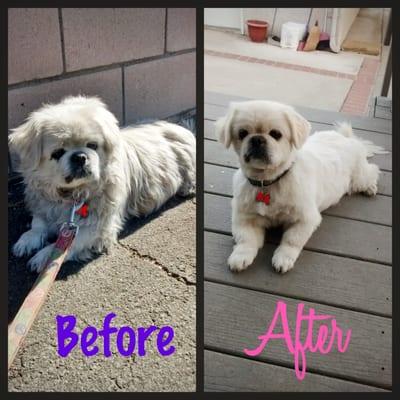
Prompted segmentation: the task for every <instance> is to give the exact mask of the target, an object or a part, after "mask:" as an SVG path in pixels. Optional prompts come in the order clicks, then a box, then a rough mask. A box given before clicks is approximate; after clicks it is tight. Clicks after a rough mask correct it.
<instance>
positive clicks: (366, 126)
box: [204, 92, 392, 134]
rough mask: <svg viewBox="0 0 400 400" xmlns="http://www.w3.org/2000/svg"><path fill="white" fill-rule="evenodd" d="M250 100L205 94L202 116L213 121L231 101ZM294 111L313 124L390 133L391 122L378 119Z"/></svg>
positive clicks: (332, 113)
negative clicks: (338, 123)
mask: <svg viewBox="0 0 400 400" xmlns="http://www.w3.org/2000/svg"><path fill="white" fill-rule="evenodd" d="M246 100H250V99H248V98H245V97H239V96H230V95H224V94H220V93H213V92H205V95H204V102H205V105H204V114H205V116H206V118H211V119H215V116H216V115H218V113H220V111H218V108H221V107H225V108H226V107H227V106H228V104H229V102H231V101H246ZM295 108H296V110H298V111H299V112H300V114H301V115H303V116H304V118H306V119H308V120H309V121H313V122H321V123H330V124H332V123H334V122H335V121H338V118H339V120H341V121H343V120H346V121H349V122H351V124H352V125H353V127H354V128H357V129H363V130H367V131H373V132H379V133H383V134H391V133H392V121H390V120H385V119H380V118H369V117H359V116H354V115H351V114H344V113H338V112H334V111H327V110H317V109H314V108H308V107H300V106H296V107H295Z"/></svg>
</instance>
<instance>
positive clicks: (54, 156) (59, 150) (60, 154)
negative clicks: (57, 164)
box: [51, 149, 65, 161]
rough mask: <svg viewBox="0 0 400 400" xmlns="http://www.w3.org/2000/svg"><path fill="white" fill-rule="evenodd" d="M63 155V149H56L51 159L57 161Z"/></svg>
mask: <svg viewBox="0 0 400 400" xmlns="http://www.w3.org/2000/svg"><path fill="white" fill-rule="evenodd" d="M64 154H65V150H64V149H57V150H54V151H53V152H52V153H51V158H52V159H53V158H54V160H57V161H58V160H59V159H60V158H61V157H62V156H63V155H64Z"/></svg>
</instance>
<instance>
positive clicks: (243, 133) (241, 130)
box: [239, 129, 249, 140]
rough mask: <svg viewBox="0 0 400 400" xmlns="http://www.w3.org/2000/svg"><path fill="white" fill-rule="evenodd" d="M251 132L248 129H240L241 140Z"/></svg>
mask: <svg viewBox="0 0 400 400" xmlns="http://www.w3.org/2000/svg"><path fill="white" fill-rule="evenodd" d="M248 134H249V132H248V131H247V130H246V129H239V139H240V140H243V139H244V138H245V137H246V136H247V135H248Z"/></svg>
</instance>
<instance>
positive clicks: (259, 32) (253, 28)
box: [246, 19, 268, 42]
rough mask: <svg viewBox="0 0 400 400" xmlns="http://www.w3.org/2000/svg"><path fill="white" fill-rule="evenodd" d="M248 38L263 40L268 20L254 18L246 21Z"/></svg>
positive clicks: (265, 35)
mask: <svg viewBox="0 0 400 400" xmlns="http://www.w3.org/2000/svg"><path fill="white" fill-rule="evenodd" d="M246 24H247V28H248V31H249V36H250V39H251V40H252V41H253V42H264V41H265V39H266V38H267V32H268V22H266V21H260V20H256V19H249V20H247V21H246Z"/></svg>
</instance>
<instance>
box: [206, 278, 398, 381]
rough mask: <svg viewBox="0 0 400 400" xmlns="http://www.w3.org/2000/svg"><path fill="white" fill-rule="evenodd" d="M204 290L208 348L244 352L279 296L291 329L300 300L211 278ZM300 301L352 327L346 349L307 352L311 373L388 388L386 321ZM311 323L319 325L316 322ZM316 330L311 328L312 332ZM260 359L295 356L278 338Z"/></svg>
mask: <svg viewBox="0 0 400 400" xmlns="http://www.w3.org/2000/svg"><path fill="white" fill-rule="evenodd" d="M204 289H205V293H204V299H205V309H204V311H205V313H204V314H205V325H204V327H205V329H204V332H205V347H206V348H210V349H217V350H218V349H221V351H222V352H227V353H231V354H243V349H245V348H249V349H253V348H255V347H257V346H258V344H259V339H258V336H259V335H261V334H263V333H265V331H266V329H267V327H268V324H269V322H270V321H271V320H272V317H273V314H274V311H275V307H276V304H277V301H279V300H284V301H285V302H286V304H287V312H288V321H289V323H290V324H291V330H292V331H293V330H294V327H293V321H295V318H296V314H295V313H296V307H297V304H298V303H299V302H298V301H297V300H293V299H289V298H282V297H281V296H275V295H270V294H267V293H261V292H257V291H251V290H247V289H241V288H237V287H232V286H227V285H221V284H216V283H212V282H205V285H204ZM303 303H304V304H305V311H307V310H308V309H309V307H312V308H314V309H315V310H316V313H317V314H329V315H333V316H334V317H335V319H336V321H337V323H338V325H339V326H340V327H342V328H343V329H351V330H352V338H351V343H350V345H349V348H348V350H347V352H345V353H339V352H338V351H332V352H331V353H329V355H321V354H318V353H307V370H308V371H309V372H317V373H320V374H324V375H331V376H335V377H337V378H344V379H348V380H354V381H358V382H360V383H365V384H368V385H375V386H380V387H384V388H390V386H391V374H392V372H391V371H392V368H391V366H392V361H391V354H392V349H391V335H392V333H391V330H392V329H391V320H390V319H388V318H383V317H378V316H372V315H369V314H364V313H358V312H355V311H349V310H343V309H340V308H335V307H330V306H325V305H320V304H314V303H308V302H303ZM315 324H316V325H315V326H316V327H317V326H318V325H319V322H316V323H315ZM302 327H303V329H302V336H301V337H302V338H304V337H305V336H304V335H305V334H306V331H305V328H304V324H302ZM316 333H317V331H316V329H314V335H316ZM314 337H315V336H314ZM258 358H259V359H260V360H262V361H266V362H268V361H270V362H275V363H280V364H284V365H287V366H293V356H292V355H291V354H290V353H289V351H288V350H287V348H286V345H285V344H284V343H283V342H282V341H281V340H273V341H271V342H270V343H269V344H268V346H267V348H266V349H264V351H263V352H262V353H261V354H260V355H259V356H258ZM305 380H307V376H306V377H305Z"/></svg>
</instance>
